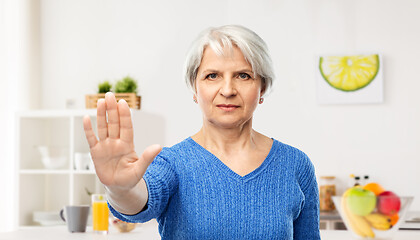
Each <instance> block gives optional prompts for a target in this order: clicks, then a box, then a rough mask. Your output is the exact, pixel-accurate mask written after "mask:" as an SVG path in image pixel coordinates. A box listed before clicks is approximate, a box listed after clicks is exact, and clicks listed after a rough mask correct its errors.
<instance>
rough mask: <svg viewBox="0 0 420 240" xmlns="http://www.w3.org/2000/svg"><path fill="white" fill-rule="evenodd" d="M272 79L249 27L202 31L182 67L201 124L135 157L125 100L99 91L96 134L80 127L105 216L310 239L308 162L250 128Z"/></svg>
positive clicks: (184, 231)
mask: <svg viewBox="0 0 420 240" xmlns="http://www.w3.org/2000/svg"><path fill="white" fill-rule="evenodd" d="M273 75H274V74H273V70H272V65H271V59H270V56H269V53H268V50H267V46H266V44H265V43H264V41H263V40H262V39H261V38H260V37H259V36H258V35H257V34H255V33H254V32H252V31H251V30H249V29H247V28H244V27H241V26H235V25H229V26H222V27H219V28H209V29H207V30H205V31H204V32H202V33H201V34H200V35H199V37H198V38H197V39H196V40H195V42H194V43H193V45H192V47H191V50H190V51H189V54H188V56H187V60H186V64H185V80H186V81H187V84H188V85H189V86H190V87H191V89H192V91H193V100H194V102H196V103H197V104H198V106H199V107H200V108H201V110H202V112H203V125H202V128H201V129H200V131H199V132H197V133H195V134H194V135H192V136H191V137H188V138H187V139H185V140H184V141H182V142H180V143H178V144H176V145H174V146H172V147H165V148H163V149H162V148H161V147H160V146H159V145H152V146H150V147H148V148H147V149H146V150H145V151H144V152H143V154H142V155H140V156H139V155H137V153H136V152H135V151H134V144H133V130H132V122H131V117H130V111H129V108H128V105H127V103H126V102H125V101H124V100H120V101H119V102H118V103H117V102H116V100H115V97H114V95H113V94H112V93H107V94H106V96H105V99H102V100H99V101H98V108H97V127H98V138H99V140H98V139H97V138H96V136H95V134H94V133H93V130H92V125H91V122H90V119H89V117H85V118H84V128H85V132H86V137H87V140H88V143H89V146H90V151H91V155H92V158H93V161H94V163H95V168H96V173H97V175H98V177H99V179H100V181H101V182H102V183H103V184H104V185H105V189H106V194H107V197H108V203H109V207H110V209H111V212H112V213H113V214H114V215H115V216H116V217H118V218H120V219H122V220H125V221H128V222H146V221H149V220H150V219H152V218H156V219H157V221H158V222H159V233H160V235H161V237H162V239H319V238H320V236H319V227H318V226H319V210H318V190H317V189H318V187H317V183H316V178H315V173H314V167H313V165H312V163H311V162H310V160H309V158H308V157H307V156H306V155H305V154H304V153H303V152H301V151H300V150H298V149H296V148H294V147H291V146H289V145H286V144H284V143H281V142H280V141H278V140H275V139H273V138H270V137H267V136H264V135H263V134H261V133H259V132H257V131H255V130H254V129H253V128H252V119H253V114H254V111H255V109H256V107H257V106H258V104H262V103H263V100H264V99H263V96H264V94H265V93H266V92H267V91H268V90H269V89H270V87H271V85H272V81H273V77H274V76H273ZM106 112H107V113H108V121H107V120H106Z"/></svg>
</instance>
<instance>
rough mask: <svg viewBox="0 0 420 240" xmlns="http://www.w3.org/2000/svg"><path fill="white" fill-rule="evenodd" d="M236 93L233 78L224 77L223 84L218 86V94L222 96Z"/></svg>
mask: <svg viewBox="0 0 420 240" xmlns="http://www.w3.org/2000/svg"><path fill="white" fill-rule="evenodd" d="M236 93H237V91H236V85H235V82H234V81H233V79H231V78H227V79H224V81H223V85H222V86H221V88H220V94H221V95H223V96H224V97H231V96H235V95H236Z"/></svg>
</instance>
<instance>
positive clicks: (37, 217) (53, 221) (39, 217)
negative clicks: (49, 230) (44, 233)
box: [33, 211, 65, 226]
mask: <svg viewBox="0 0 420 240" xmlns="http://www.w3.org/2000/svg"><path fill="white" fill-rule="evenodd" d="M33 220H34V222H37V223H39V224H41V225H43V226H54V225H64V224H65V222H64V221H63V220H62V219H61V218H60V213H59V212H57V211H36V212H34V213H33Z"/></svg>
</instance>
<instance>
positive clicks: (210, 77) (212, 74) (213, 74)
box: [206, 73, 217, 79]
mask: <svg viewBox="0 0 420 240" xmlns="http://www.w3.org/2000/svg"><path fill="white" fill-rule="evenodd" d="M206 78H207V79H216V78H217V74H216V73H210V74H209V75H207V76H206Z"/></svg>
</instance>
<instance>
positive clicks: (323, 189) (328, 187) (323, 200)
mask: <svg viewBox="0 0 420 240" xmlns="http://www.w3.org/2000/svg"><path fill="white" fill-rule="evenodd" d="M332 196H335V177H334V176H322V177H321V179H320V182H319V210H320V211H324V212H329V211H334V210H335V206H334V202H333V200H332Z"/></svg>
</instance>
